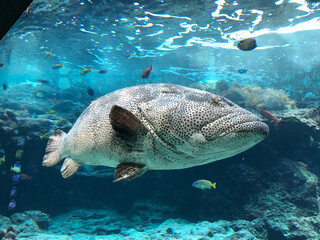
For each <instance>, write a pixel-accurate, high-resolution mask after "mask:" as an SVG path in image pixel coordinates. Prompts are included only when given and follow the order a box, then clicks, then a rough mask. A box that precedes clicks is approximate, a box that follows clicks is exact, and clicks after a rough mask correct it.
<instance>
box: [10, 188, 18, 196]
mask: <svg viewBox="0 0 320 240" xmlns="http://www.w3.org/2000/svg"><path fill="white" fill-rule="evenodd" d="M17 193H18V189H17V187H12V188H11V190H10V198H14V197H16V196H17Z"/></svg>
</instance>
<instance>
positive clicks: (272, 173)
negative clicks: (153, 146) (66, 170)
mask: <svg viewBox="0 0 320 240" xmlns="http://www.w3.org/2000/svg"><path fill="white" fill-rule="evenodd" d="M319 11H320V3H319V2H317V1H311V0H310V1H304V0H289V1H288V0H278V1H262V0H247V1H243V0H238V1H231V0H217V1H207V0H197V1H178V0H173V1H164V0H162V1H95V0H87V1H85V0H82V1H76V0H65V1H53V0H51V1H49V0H47V1H33V3H32V4H31V5H30V10H29V12H28V14H26V13H24V14H23V15H21V17H20V18H19V19H18V21H17V22H16V23H15V25H14V26H13V27H12V28H11V29H10V31H9V32H8V33H7V34H6V36H5V37H4V38H3V39H2V40H1V42H0V62H2V63H3V66H2V67H1V68H0V84H1V86H2V89H1V90H0V91H1V95H0V144H1V150H0V157H2V159H3V160H4V161H1V165H0V173H1V174H0V186H1V187H0V214H1V216H0V228H1V229H4V230H3V232H1V234H0V239H1V238H4V235H5V234H9V233H10V234H11V235H14V236H12V237H11V238H10V239H14V237H16V235H17V236H18V238H19V239H128V240H129V239H275V240H278V239H299V240H300V239H320V236H319V235H320V234H319V232H320V231H319V229H320V225H319V222H320V216H319V206H320V205H319V204H320V200H319V197H318V194H319V183H318V176H319V174H320V164H319V157H320V154H319V152H320V151H319V149H320V147H319V146H320V144H319V143H320V129H319V120H320V116H319V114H320V108H319V100H320V97H319V91H320V68H319V66H320V55H319V52H320V45H319V35H320V12H319ZM244 38H254V39H255V40H256V42H257V45H258V47H257V48H255V49H253V50H252V51H241V50H240V49H238V48H237V43H238V42H239V41H240V40H242V39H244ZM50 51H52V54H51V52H50ZM58 64H63V66H62V67H60V68H55V69H53V68H52V67H53V66H55V65H58ZM149 65H152V66H153V70H152V72H151V75H150V76H149V78H145V79H143V78H141V73H142V71H143V70H144V69H146V68H147V67H148V66H149ZM91 68H92V70H91V71H89V72H88V73H86V74H81V71H82V70H84V69H91ZM240 69H244V71H241V70H240ZM101 70H102V71H101ZM99 71H100V72H99ZM147 83H173V84H179V85H183V86H188V87H193V88H198V89H202V90H207V91H210V92H213V93H217V94H220V95H223V96H225V97H227V98H228V99H230V100H232V101H234V102H235V103H237V104H238V105H240V106H242V107H244V108H246V109H248V110H249V111H252V112H254V113H255V114H257V115H259V116H261V115H260V111H261V110H268V111H270V112H271V113H272V114H273V115H274V116H275V117H276V118H277V119H279V120H280V122H279V124H276V122H275V121H272V120H270V119H265V121H266V123H268V125H269V128H270V135H269V136H268V138H267V139H266V140H264V141H263V142H261V143H259V144H258V145H256V146H255V147H253V148H251V149H249V150H248V151H246V152H244V153H241V154H239V155H236V156H234V157H231V158H229V159H225V160H222V161H218V162H214V163H211V164H208V165H205V166H199V167H194V168H190V169H184V170H172V171H149V172H147V173H146V174H144V175H143V176H141V177H140V178H138V179H135V180H133V181H131V182H120V183H113V182H112V180H113V177H112V175H113V169H111V168H106V167H92V166H85V167H83V168H81V170H80V171H79V172H78V173H77V174H76V175H74V176H72V177H70V178H68V179H64V178H62V177H61V175H60V171H59V169H60V167H61V165H60V166H58V167H54V168H44V167H42V166H41V162H42V158H43V155H44V151H45V147H46V144H47V141H48V138H49V137H50V134H51V133H52V132H53V131H54V130H55V129H58V128H59V129H62V130H64V131H68V130H69V129H70V128H71V127H72V124H73V123H74V122H75V121H76V119H77V118H78V116H79V115H80V114H81V112H82V111H83V110H84V109H85V108H86V106H87V105H88V104H89V103H90V101H92V100H94V99H95V98H97V97H100V96H102V95H104V94H107V93H110V92H112V91H114V90H117V89H120V88H124V87H129V86H135V85H140V84H147ZM89 89H90V90H89ZM261 117H262V116H261ZM4 156H5V159H4V158H3V157H4ZM15 163H20V164H21V173H20V179H19V180H18V182H15V181H14V179H13V176H14V175H15V171H14V169H11V168H12V167H13V166H14V164H15ZM22 174H23V175H22ZM199 179H207V180H210V181H213V182H216V183H217V189H215V190H212V189H211V190H200V189H197V188H194V187H192V183H193V182H194V181H196V180H199ZM12 188H16V190H17V192H16V194H15V195H14V196H10V194H11V191H12ZM12 200H14V201H15V203H16V204H15V206H14V207H12V205H11V207H10V202H11V201H12ZM8 206H9V208H8ZM10 226H12V227H13V228H14V230H12V229H8V227H10ZM10 234H9V235H10ZM7 237H8V236H7Z"/></svg>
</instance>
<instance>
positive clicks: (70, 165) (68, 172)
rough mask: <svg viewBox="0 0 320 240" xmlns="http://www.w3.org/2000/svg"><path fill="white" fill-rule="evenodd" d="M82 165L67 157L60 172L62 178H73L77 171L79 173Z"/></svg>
mask: <svg viewBox="0 0 320 240" xmlns="http://www.w3.org/2000/svg"><path fill="white" fill-rule="evenodd" d="M81 165H82V164H80V163H78V162H76V161H75V160H73V159H72V158H70V157H67V158H66V159H65V160H64V162H63V164H62V167H61V170H60V172H61V175H62V177H64V178H67V177H70V176H72V175H73V174H75V173H76V171H78V169H79V167H80V166H81Z"/></svg>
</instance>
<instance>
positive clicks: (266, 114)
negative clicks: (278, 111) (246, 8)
mask: <svg viewBox="0 0 320 240" xmlns="http://www.w3.org/2000/svg"><path fill="white" fill-rule="evenodd" d="M260 114H261V115H262V117H264V118H265V119H267V120H269V122H270V123H271V122H274V123H275V124H276V125H278V123H279V122H280V120H278V119H276V116H274V115H272V114H271V112H269V111H267V110H261V111H260Z"/></svg>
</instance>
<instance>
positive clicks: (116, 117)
mask: <svg viewBox="0 0 320 240" xmlns="http://www.w3.org/2000/svg"><path fill="white" fill-rule="evenodd" d="M109 118H110V121H111V125H112V127H113V128H114V129H115V130H119V131H124V132H127V133H129V134H132V133H134V132H136V131H137V130H146V127H145V126H144V125H143V124H142V122H141V121H140V120H139V119H138V118H137V117H136V116H135V115H134V114H133V113H132V112H130V111H128V110H126V109H124V108H122V107H119V106H117V105H113V106H112V108H111V110H110V114H109Z"/></svg>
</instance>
